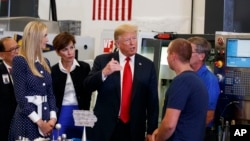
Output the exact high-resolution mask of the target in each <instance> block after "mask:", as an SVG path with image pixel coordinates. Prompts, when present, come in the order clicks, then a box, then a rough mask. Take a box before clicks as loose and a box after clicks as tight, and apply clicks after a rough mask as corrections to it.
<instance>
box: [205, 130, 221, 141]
mask: <svg viewBox="0 0 250 141" xmlns="http://www.w3.org/2000/svg"><path fill="white" fill-rule="evenodd" d="M217 140H218V137H217V133H216V130H214V129H211V128H206V133H205V139H204V141H217Z"/></svg>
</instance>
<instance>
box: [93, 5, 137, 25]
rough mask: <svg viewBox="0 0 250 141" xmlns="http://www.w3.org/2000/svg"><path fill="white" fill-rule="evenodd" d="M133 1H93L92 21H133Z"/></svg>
mask: <svg viewBox="0 0 250 141" xmlns="http://www.w3.org/2000/svg"><path fill="white" fill-rule="evenodd" d="M131 14H132V0H93V11H92V20H110V21H113V20H115V21H119V20H121V21H125V20H131Z"/></svg>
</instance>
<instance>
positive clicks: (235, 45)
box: [226, 38, 250, 68]
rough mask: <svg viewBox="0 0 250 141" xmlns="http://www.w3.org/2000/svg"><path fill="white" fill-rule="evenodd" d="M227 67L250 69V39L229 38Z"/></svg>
mask: <svg viewBox="0 0 250 141" xmlns="http://www.w3.org/2000/svg"><path fill="white" fill-rule="evenodd" d="M226 66H227V67H237V68H250V38H249V39H246V38H227V42H226Z"/></svg>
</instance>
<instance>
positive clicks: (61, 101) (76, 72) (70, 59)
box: [52, 32, 91, 138]
mask: <svg viewBox="0 0 250 141" xmlns="http://www.w3.org/2000/svg"><path fill="white" fill-rule="evenodd" d="M75 43H76V41H75V38H74V36H73V35H71V34H69V33H67V32H62V33H60V34H58V35H57V36H56V37H55V38H54V40H53V46H54V48H55V51H56V53H57V54H58V55H59V56H60V58H61V59H60V60H59V62H58V63H57V64H55V65H54V66H53V67H52V81H53V89H54V94H55V97H56V105H57V107H58V118H59V119H58V123H60V124H61V129H60V135H61V134H66V135H67V138H81V137H82V133H83V128H82V127H77V126H74V119H73V110H77V109H81V110H89V107H90V100H91V92H88V91H86V89H85V88H84V87H83V81H84V79H85V77H86V76H87V75H88V73H89V71H90V66H89V64H87V63H85V62H83V61H77V60H76V59H75ZM57 133H58V132H57V131H54V138H57Z"/></svg>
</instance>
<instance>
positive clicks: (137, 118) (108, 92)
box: [85, 24, 159, 141]
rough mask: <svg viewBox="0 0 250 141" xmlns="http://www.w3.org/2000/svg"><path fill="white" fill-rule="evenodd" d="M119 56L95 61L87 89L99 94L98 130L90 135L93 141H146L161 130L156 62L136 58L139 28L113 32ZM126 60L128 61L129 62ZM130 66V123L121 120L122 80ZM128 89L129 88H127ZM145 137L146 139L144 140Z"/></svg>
mask: <svg viewBox="0 0 250 141" xmlns="http://www.w3.org/2000/svg"><path fill="white" fill-rule="evenodd" d="M114 39H115V45H116V47H117V48H118V49H119V51H118V52H114V53H109V54H102V55H99V56H97V57H96V58H95V60H94V64H93V68H92V70H91V71H90V73H89V75H88V77H87V78H86V79H85V85H86V86H87V87H88V88H90V89H91V90H92V91H94V90H97V92H98V94H97V100H96V105H95V107H94V114H95V115H96V116H97V122H96V123H95V126H94V127H93V129H92V128H90V129H89V131H87V138H88V139H89V140H91V141H144V140H145V139H149V138H150V136H151V134H152V132H153V131H154V129H156V128H157V126H158V114H159V105H158V104H159V100H158V90H157V76H156V71H155V66H154V64H153V62H152V61H151V60H149V59H147V58H145V57H143V56H141V55H139V54H137V53H136V52H137V27H136V26H134V25H130V24H122V25H120V26H118V27H117V28H116V29H115V32H114ZM125 58H129V61H126V60H125ZM126 63H129V66H130V69H131V72H132V82H131V84H132V89H131V90H130V94H131V96H130V97H129V98H127V99H129V102H128V103H129V105H128V107H129V108H128V110H129V111H128V113H127V114H128V116H127V120H124V119H123V118H122V117H123V116H122V114H121V113H123V110H122V107H123V104H122V103H124V99H125V98H123V95H124V94H123V90H127V89H129V88H127V86H124V85H122V84H123V80H124V79H125V78H127V77H128V76H126V77H123V75H124V73H125V71H124V68H126V67H125V66H126ZM125 87H126V88H125ZM145 136H146V138H145Z"/></svg>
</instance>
